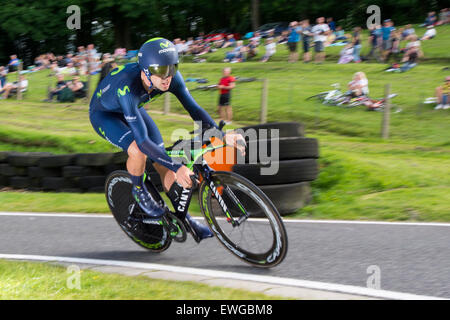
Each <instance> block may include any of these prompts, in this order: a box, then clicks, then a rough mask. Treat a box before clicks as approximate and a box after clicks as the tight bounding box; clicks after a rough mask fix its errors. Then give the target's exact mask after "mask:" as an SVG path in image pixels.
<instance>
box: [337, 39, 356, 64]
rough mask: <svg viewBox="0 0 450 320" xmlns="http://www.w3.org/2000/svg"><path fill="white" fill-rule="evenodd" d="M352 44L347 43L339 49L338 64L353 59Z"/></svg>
mask: <svg viewBox="0 0 450 320" xmlns="http://www.w3.org/2000/svg"><path fill="white" fill-rule="evenodd" d="M353 57H354V56H353V44H351V43H348V44H346V45H345V47H344V48H343V49H342V50H341V53H340V57H339V61H338V64H346V63H349V62H352V61H353Z"/></svg>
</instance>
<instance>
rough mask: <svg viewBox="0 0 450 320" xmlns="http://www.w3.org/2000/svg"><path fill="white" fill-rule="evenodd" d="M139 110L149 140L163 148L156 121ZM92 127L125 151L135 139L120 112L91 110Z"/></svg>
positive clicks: (142, 109)
mask: <svg viewBox="0 0 450 320" xmlns="http://www.w3.org/2000/svg"><path fill="white" fill-rule="evenodd" d="M139 112H140V114H141V116H142V118H143V120H144V123H145V126H146V127H147V134H148V137H149V138H150V140H152V141H153V142H154V143H156V144H157V145H158V146H159V147H161V148H164V142H163V139H162V136H161V133H160V132H159V129H158V127H157V126H156V123H155V122H154V121H153V119H152V118H151V117H150V116H149V115H148V113H147V112H146V111H145V109H144V108H140V109H139ZM89 118H90V120H91V124H92V127H93V128H94V130H95V132H97V134H98V135H99V136H100V137H102V138H103V139H105V140H106V141H108V142H109V143H111V144H112V145H114V146H116V147H118V148H121V149H122V150H123V151H125V152H127V151H128V147H129V146H130V144H131V143H132V142H133V141H134V140H135V138H134V135H133V132H132V130H131V128H130V127H129V125H128V123H127V121H126V120H125V117H124V115H123V114H122V113H118V112H108V111H101V110H95V109H94V110H91V111H90V112H89Z"/></svg>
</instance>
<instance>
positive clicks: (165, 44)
mask: <svg viewBox="0 0 450 320" xmlns="http://www.w3.org/2000/svg"><path fill="white" fill-rule="evenodd" d="M159 46H160V47H161V48H162V50H159V51H158V53H159V54H163V53H166V52H175V48H174V47H172V48H169V46H170V42H169V41H166V42H161V43H160V44H159Z"/></svg>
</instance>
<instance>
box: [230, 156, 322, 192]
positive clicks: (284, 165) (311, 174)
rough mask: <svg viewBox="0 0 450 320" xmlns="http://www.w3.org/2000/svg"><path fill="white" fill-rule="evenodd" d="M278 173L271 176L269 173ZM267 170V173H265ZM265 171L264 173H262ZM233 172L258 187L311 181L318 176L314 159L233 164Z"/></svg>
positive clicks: (316, 163)
mask: <svg viewBox="0 0 450 320" xmlns="http://www.w3.org/2000/svg"><path fill="white" fill-rule="evenodd" d="M277 167H278V171H276V172H274V174H271V172H270V171H272V170H273V171H275V170H276V169H277ZM269 168H272V169H270V170H269V171H267V170H268V169H269ZM264 171H266V172H264ZM233 172H236V173H237V174H239V175H241V176H243V177H245V178H247V179H249V180H250V181H252V182H253V183H254V184H256V185H258V186H264V185H269V184H286V183H295V182H303V181H313V180H315V179H316V178H317V175H318V174H319V168H318V162H317V160H316V159H297V160H282V161H277V162H272V163H270V164H268V165H264V164H235V165H234V166H233Z"/></svg>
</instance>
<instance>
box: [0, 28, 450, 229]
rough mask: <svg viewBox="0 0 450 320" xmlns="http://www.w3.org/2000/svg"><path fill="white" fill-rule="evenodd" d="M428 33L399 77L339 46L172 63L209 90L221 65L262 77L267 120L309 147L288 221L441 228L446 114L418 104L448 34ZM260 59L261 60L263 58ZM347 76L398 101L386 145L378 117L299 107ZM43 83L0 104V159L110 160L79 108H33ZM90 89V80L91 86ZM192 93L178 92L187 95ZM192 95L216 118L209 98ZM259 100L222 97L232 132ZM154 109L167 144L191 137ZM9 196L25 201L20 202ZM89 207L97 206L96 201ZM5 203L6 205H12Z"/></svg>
mask: <svg viewBox="0 0 450 320" xmlns="http://www.w3.org/2000/svg"><path fill="white" fill-rule="evenodd" d="M416 30H418V33H419V34H422V33H423V32H424V29H416ZM437 32H438V36H437V37H436V38H435V39H432V40H429V41H425V42H423V44H422V47H423V50H424V53H425V60H424V61H422V62H421V63H420V64H419V66H417V67H416V68H414V69H413V70H411V71H409V72H406V73H396V74H392V73H385V72H383V70H384V69H385V68H386V65H384V64H378V63H361V64H347V65H337V64H336V61H337V54H338V52H339V51H340V50H341V48H342V47H333V48H327V54H328V55H329V57H330V58H329V59H328V60H327V62H326V63H325V64H323V65H315V64H303V63H301V62H298V63H295V64H288V63H287V55H288V53H287V50H286V48H285V47H284V46H278V48H277V54H276V56H275V57H274V59H273V60H274V61H272V62H268V63H265V64H263V63H260V62H257V61H250V62H246V63H238V64H225V63H222V62H220V61H221V60H222V59H223V56H224V53H225V51H226V50H219V51H217V52H214V53H212V54H209V55H206V56H205V58H206V59H207V61H208V62H207V63H189V62H185V63H182V64H181V65H180V71H181V72H182V74H183V76H184V77H185V78H187V77H198V78H207V79H208V80H209V81H210V83H217V82H218V80H219V79H220V77H221V70H222V68H223V67H225V66H231V67H232V68H233V74H234V75H235V76H241V77H256V78H258V79H262V78H267V79H268V80H269V110H268V120H269V121H299V122H302V123H304V124H305V125H306V133H307V135H308V136H310V137H314V138H317V139H318V140H319V143H320V148H321V159H320V163H321V173H320V175H319V178H318V179H317V180H316V181H315V182H314V183H313V193H314V199H313V201H312V203H311V204H310V205H309V206H307V207H306V208H304V209H302V210H300V211H299V212H298V213H297V214H296V215H294V216H295V217H307V218H335V219H383V220H414V221H415V220H419V221H450V206H449V205H448V203H449V199H450V198H449V196H448V195H449V193H450V121H449V117H450V110H434V109H433V108H432V106H430V105H424V104H422V101H423V100H424V98H425V97H430V96H433V94H434V89H435V87H436V86H438V85H440V84H441V83H442V81H443V79H444V77H445V76H447V75H450V71H449V70H448V69H446V70H445V69H444V68H446V67H448V66H449V64H450V63H449V62H450V52H449V51H448V48H449V47H450V27H448V26H446V27H439V28H438V29H437ZM260 50H261V53H260V55H261V54H263V52H264V49H263V48H261V49H260ZM366 50H368V48H367V46H366V47H365V48H364V50H363V54H364V52H365V51H366ZM188 60H189V59H186V60H185V61H188ZM357 71H364V72H365V73H366V75H367V77H368V79H369V87H370V95H371V96H373V97H380V96H382V95H383V90H384V86H385V84H387V83H389V84H391V87H392V92H395V93H397V94H398V97H397V98H395V100H394V101H393V102H394V103H395V104H397V105H399V106H400V107H401V108H402V109H403V111H402V112H401V113H397V114H393V115H392V116H391V127H390V132H391V138H390V139H389V140H382V139H381V138H380V128H381V117H382V114H381V113H378V112H367V111H365V110H364V109H363V108H359V109H358V108H355V109H348V110H344V109H341V108H337V107H331V106H324V105H320V104H318V103H316V102H314V101H306V100H305V99H306V98H307V97H308V96H311V95H313V94H315V93H318V92H321V91H324V90H329V88H330V84H332V83H336V82H338V83H341V85H342V87H345V86H346V84H347V83H348V82H349V81H350V80H351V78H352V75H353V74H354V73H355V72H357ZM47 75H48V71H41V72H37V73H33V74H30V75H29V77H28V79H29V81H30V89H29V92H28V93H27V94H26V96H25V99H24V100H22V101H20V102H19V101H16V100H11V99H9V100H6V101H5V100H1V101H0V150H19V151H38V150H39V151H52V152H55V153H71V152H107V151H117V149H116V148H115V147H113V146H112V145H110V144H108V143H106V142H105V141H104V140H102V139H101V138H100V137H99V136H97V135H96V134H95V132H94V131H93V129H92V128H91V125H90V123H89V119H88V112H87V110H88V105H87V104H85V103H83V102H78V103H73V104H59V103H53V104H49V103H43V102H41V100H42V99H44V98H45V95H46V90H47V87H48V86H49V85H51V84H54V82H55V79H54V77H48V76H47ZM12 76H13V77H14V76H15V75H12ZM92 82H93V83H96V82H97V79H96V78H95V77H93V79H92ZM197 85H198V84H195V83H188V87H189V88H190V89H193V88H195V87H196V86H197ZM192 94H193V96H194V98H195V99H196V100H197V101H198V102H199V104H200V105H201V106H202V107H204V108H205V109H206V110H207V111H208V112H210V114H211V115H213V117H215V118H217V114H216V105H217V99H218V96H217V92H216V91H192ZM260 99H261V82H260V81H255V82H250V83H238V85H237V87H236V89H235V90H234V91H233V97H232V105H233V110H234V117H235V120H236V121H235V123H234V124H233V126H232V127H237V126H240V125H245V124H249V123H256V122H257V121H258V117H259V110H260ZM163 100H164V99H159V100H156V101H154V102H152V103H151V104H148V105H146V109H147V110H148V111H149V113H150V115H151V116H152V117H153V118H154V119H155V121H156V122H157V124H158V125H159V127H160V129H161V131H162V133H163V137H164V140H165V141H166V145H169V144H170V138H171V133H172V130H173V129H176V128H179V127H184V128H187V129H191V128H192V125H191V122H190V121H189V118H186V117H181V116H176V115H170V116H164V115H162V114H161V111H162V109H163ZM171 105H172V108H171V111H172V112H174V113H180V114H182V113H183V114H185V112H183V108H182V107H181V105H180V104H179V103H178V102H177V101H176V98H174V97H172V98H171ZM11 194H12V195H13V198H14V195H17V194H16V193H10V192H8V193H5V192H3V193H0V200H2V199H4V198H2V197H8V199H11ZM17 197H20V202H22V203H23V201H25V202H26V197H25V196H24V195H23V194H22V195H17ZM55 197H58V196H57V195H55ZM99 201H104V199H103V196H102V195H99ZM0 202H2V201H0ZM8 203H9V205H10V206H11V205H12V204H13V203H14V202H8ZM73 208H76V205H74V206H73ZM105 208H106V207H105ZM31 209H32V208H30V210H31ZM0 210H6V209H4V208H2V207H0ZM10 210H14V208H11V209H10ZM73 210H76V209H73ZM80 210H81V209H80ZM105 210H106V209H105ZM50 211H51V210H50Z"/></svg>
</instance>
